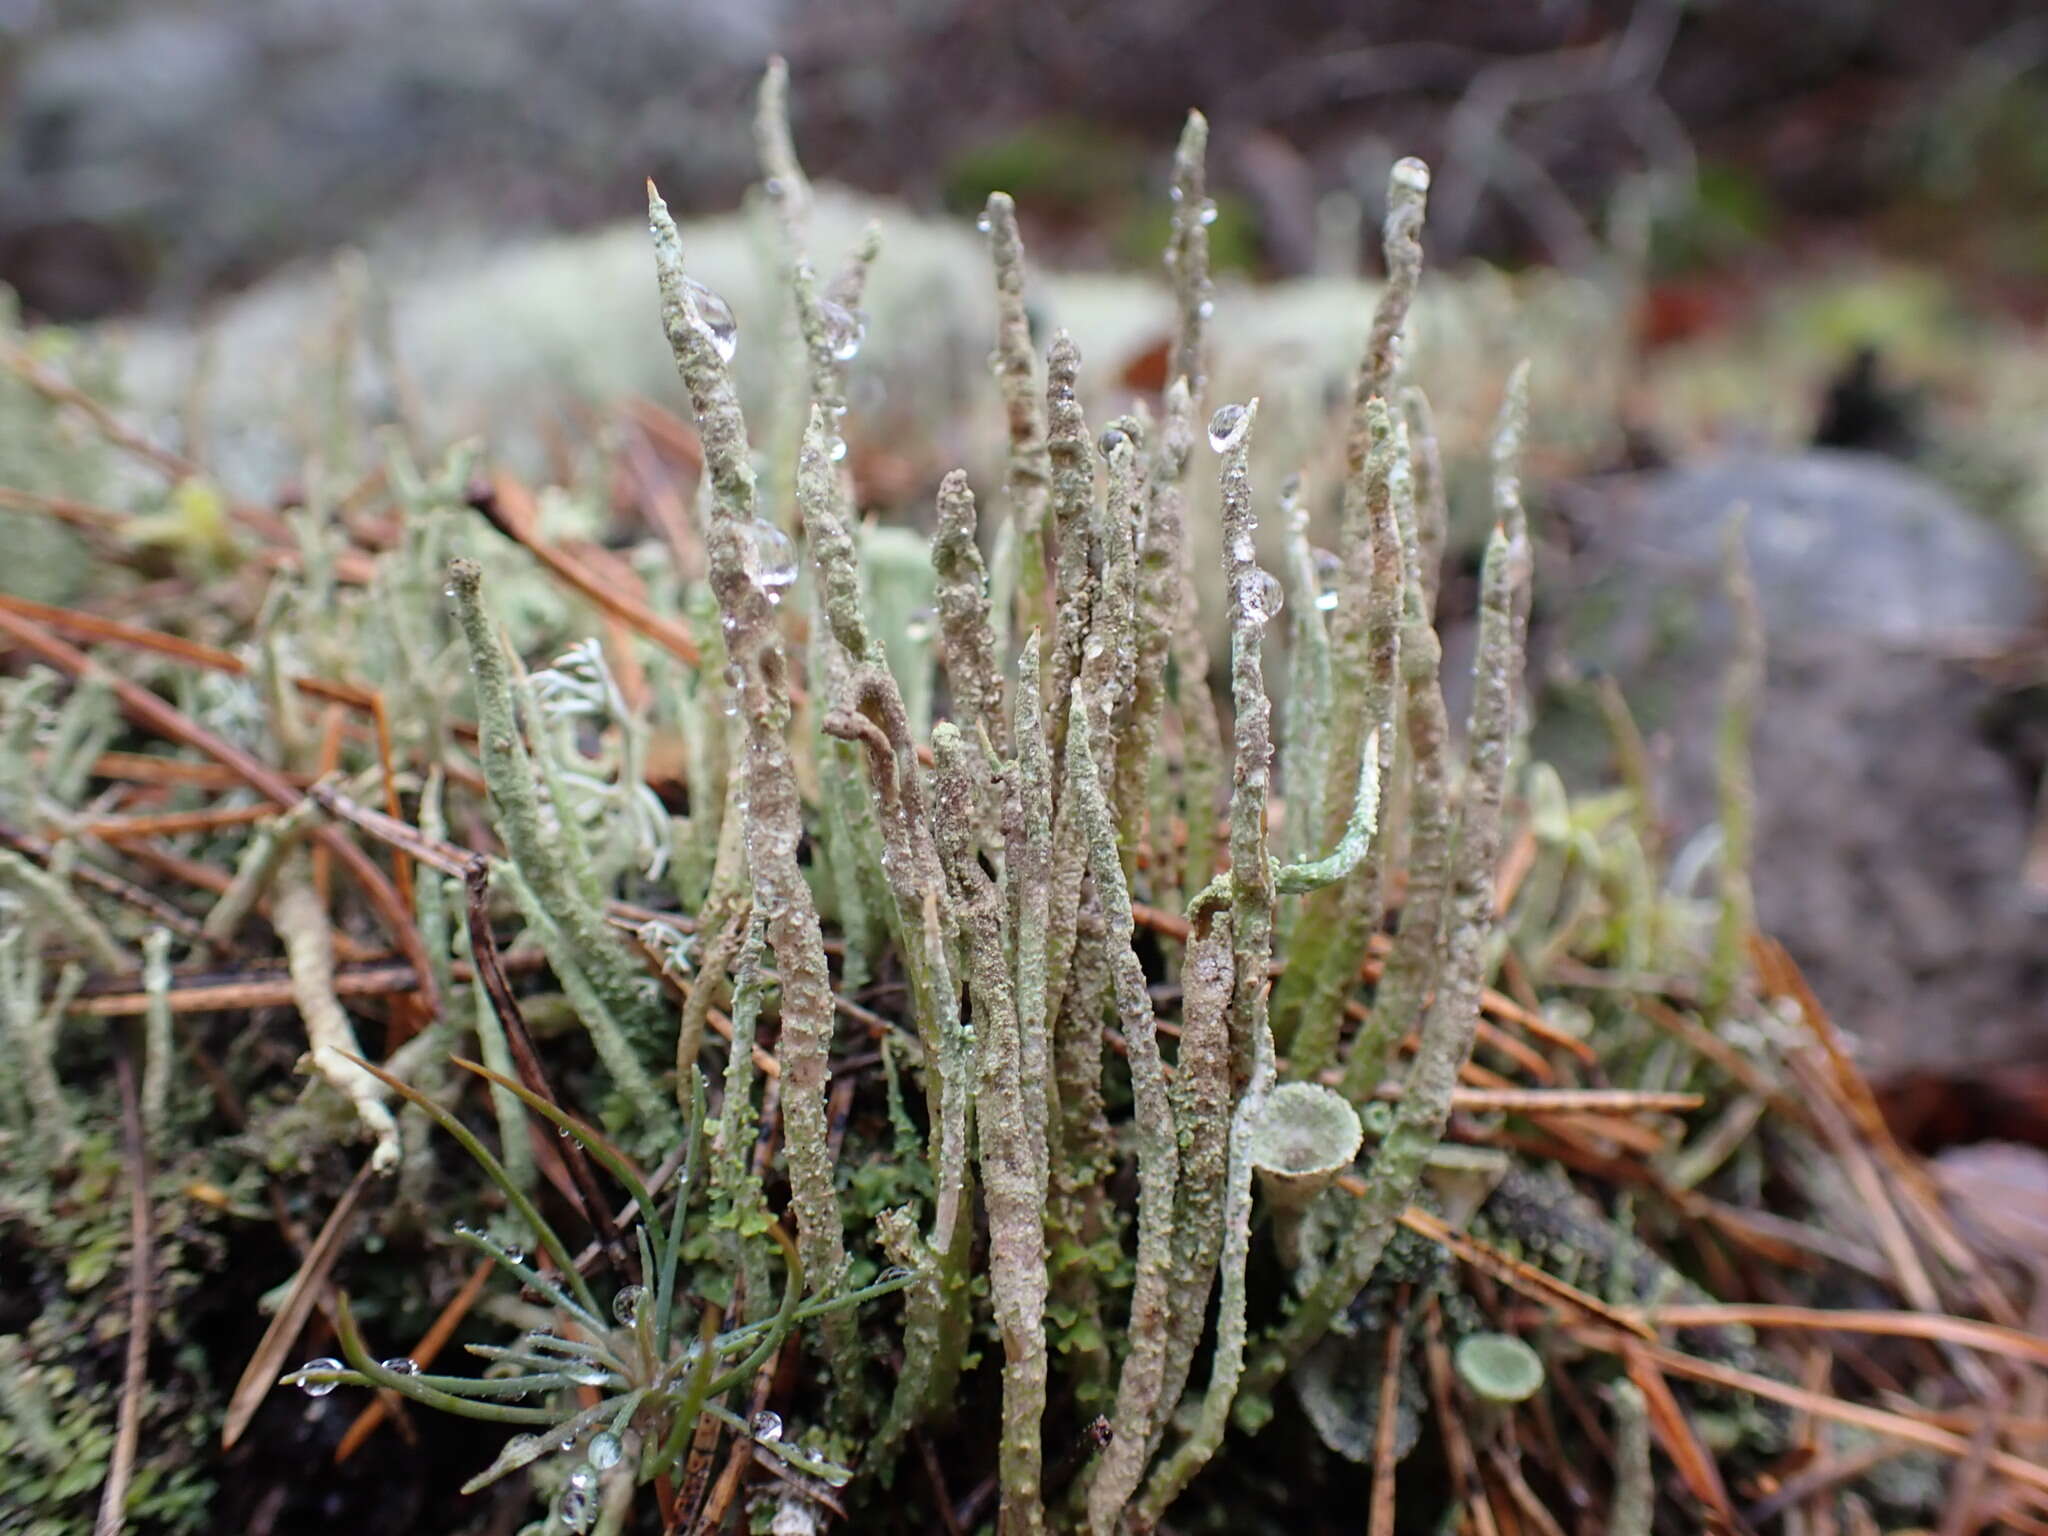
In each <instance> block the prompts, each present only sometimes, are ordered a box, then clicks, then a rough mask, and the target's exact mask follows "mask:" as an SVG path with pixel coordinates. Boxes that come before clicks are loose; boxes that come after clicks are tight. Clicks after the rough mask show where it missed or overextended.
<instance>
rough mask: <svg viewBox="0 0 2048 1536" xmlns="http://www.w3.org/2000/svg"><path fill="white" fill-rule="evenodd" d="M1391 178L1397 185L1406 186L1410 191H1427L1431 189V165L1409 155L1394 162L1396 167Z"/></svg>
mask: <svg viewBox="0 0 2048 1536" xmlns="http://www.w3.org/2000/svg"><path fill="white" fill-rule="evenodd" d="M1389 179H1390V180H1392V182H1393V183H1394V185H1395V186H1397V187H1405V188H1406V189H1407V190H1408V191H1410V192H1427V191H1428V190H1429V167H1428V166H1426V165H1424V164H1423V163H1422V162H1421V161H1420V160H1418V159H1416V158H1415V157H1414V156H1413V155H1408V156H1405V157H1403V158H1402V159H1399V160H1396V161H1395V162H1394V169H1393V172H1392V174H1391V176H1390V178H1389Z"/></svg>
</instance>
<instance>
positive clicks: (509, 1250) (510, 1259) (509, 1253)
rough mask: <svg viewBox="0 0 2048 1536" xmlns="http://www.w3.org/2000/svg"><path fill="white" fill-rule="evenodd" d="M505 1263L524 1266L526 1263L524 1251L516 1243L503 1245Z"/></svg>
mask: <svg viewBox="0 0 2048 1536" xmlns="http://www.w3.org/2000/svg"><path fill="white" fill-rule="evenodd" d="M505 1262H506V1263H507V1264H524V1263H525V1262H526V1250H525V1249H524V1248H522V1247H520V1246H519V1245H518V1244H517V1243H507V1244H505Z"/></svg>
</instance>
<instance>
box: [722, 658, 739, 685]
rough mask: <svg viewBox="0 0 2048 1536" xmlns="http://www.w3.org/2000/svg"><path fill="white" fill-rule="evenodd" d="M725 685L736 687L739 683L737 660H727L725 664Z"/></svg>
mask: <svg viewBox="0 0 2048 1536" xmlns="http://www.w3.org/2000/svg"><path fill="white" fill-rule="evenodd" d="M725 685H726V686H727V687H728V688H737V687H739V685H740V664H739V663H738V662H736V661H729V662H727V663H726V664H725Z"/></svg>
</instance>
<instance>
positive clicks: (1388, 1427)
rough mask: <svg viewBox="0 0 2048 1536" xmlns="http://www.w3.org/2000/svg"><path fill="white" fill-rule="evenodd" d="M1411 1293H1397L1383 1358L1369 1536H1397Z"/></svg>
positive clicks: (1373, 1445)
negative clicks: (1397, 1448) (1397, 1449)
mask: <svg viewBox="0 0 2048 1536" xmlns="http://www.w3.org/2000/svg"><path fill="white" fill-rule="evenodd" d="M1408 1292H1409V1287H1407V1286H1405V1285H1404V1286H1402V1287H1401V1288H1400V1290H1399V1291H1397V1292H1396V1293H1395V1298H1394V1322H1393V1326H1392V1327H1390V1328H1388V1329H1387V1347H1386V1352H1385V1353H1384V1355H1383V1356H1382V1357H1381V1366H1380V1402H1379V1416H1378V1418H1376V1419H1375V1420H1374V1421H1373V1435H1372V1514H1371V1516H1370V1518H1369V1519H1368V1521H1367V1524H1366V1536H1394V1482H1395V1477H1394V1465H1395V1460H1396V1457H1395V1453H1394V1431H1395V1429H1396V1428H1397V1426H1398V1425H1399V1422H1400V1417H1401V1415H1400V1406H1401V1351H1402V1349H1403V1347H1404V1346H1405V1345H1406V1344H1407V1342H1408V1324H1407V1318H1408Z"/></svg>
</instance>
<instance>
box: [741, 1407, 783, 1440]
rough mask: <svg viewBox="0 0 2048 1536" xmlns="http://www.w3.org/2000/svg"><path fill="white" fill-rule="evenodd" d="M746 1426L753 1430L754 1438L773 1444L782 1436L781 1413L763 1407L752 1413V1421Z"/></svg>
mask: <svg viewBox="0 0 2048 1536" xmlns="http://www.w3.org/2000/svg"><path fill="white" fill-rule="evenodd" d="M747 1427H748V1429H750V1430H751V1431H752V1432H753V1436H754V1438H755V1439H756V1440H759V1441H762V1442H763V1443H765V1444H768V1445H773V1444H774V1443H775V1442H776V1441H778V1440H780V1439H781V1438H782V1415H781V1414H779V1413H776V1412H774V1411H773V1410H771V1409H767V1408H763V1409H762V1410H761V1411H760V1412H759V1413H757V1414H755V1415H754V1420H753V1422H752V1423H751V1424H750V1425H748V1426H747Z"/></svg>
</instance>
